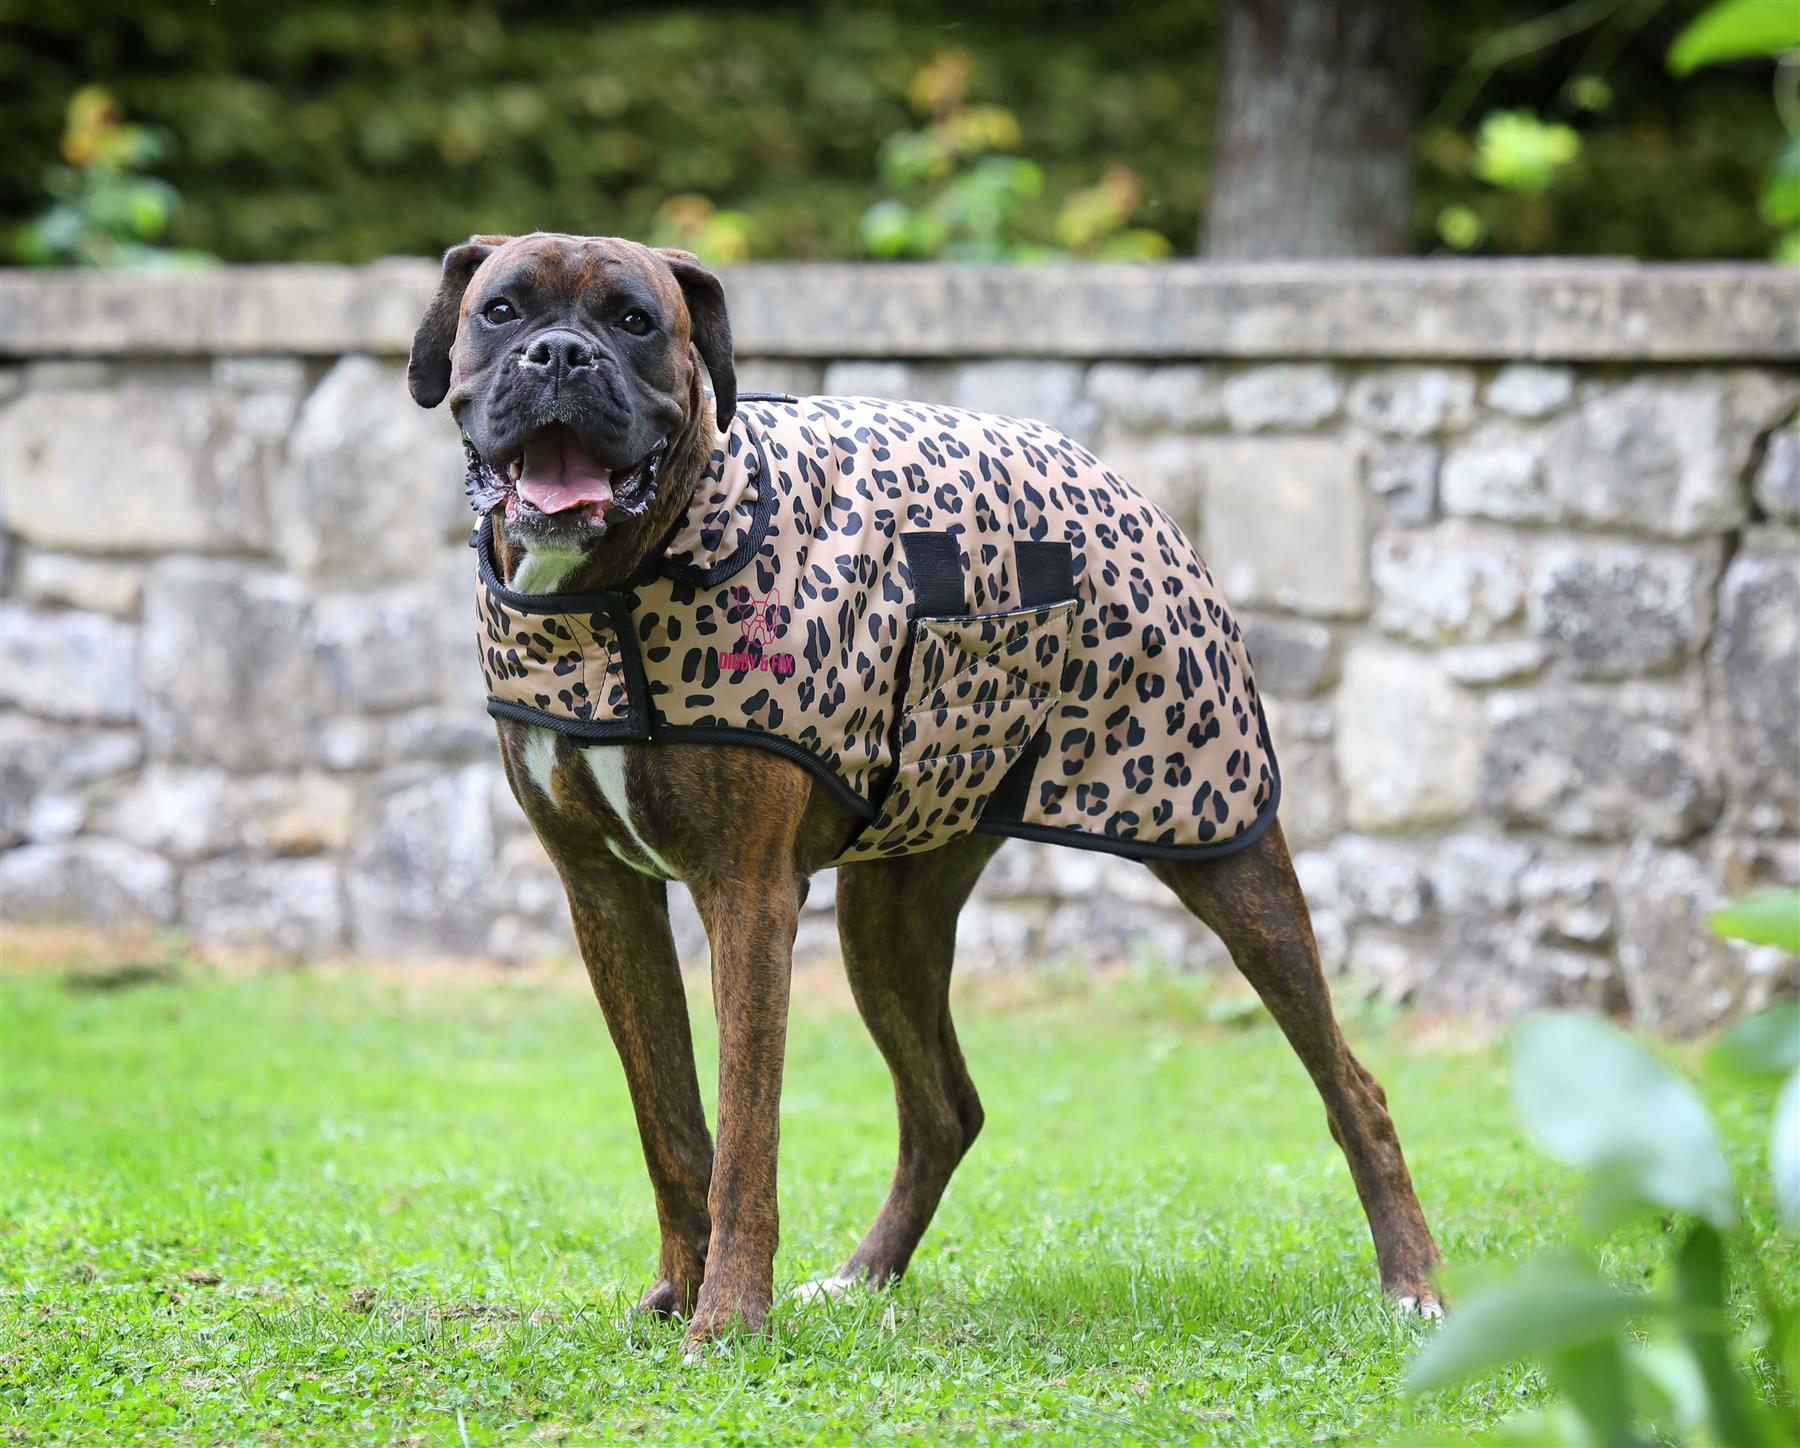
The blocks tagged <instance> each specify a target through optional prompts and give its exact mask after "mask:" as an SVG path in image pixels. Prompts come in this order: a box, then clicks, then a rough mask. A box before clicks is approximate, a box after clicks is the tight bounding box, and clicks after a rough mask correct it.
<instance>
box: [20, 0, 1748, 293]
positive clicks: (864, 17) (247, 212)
mask: <svg viewBox="0 0 1800 1448" xmlns="http://www.w3.org/2000/svg"><path fill="white" fill-rule="evenodd" d="M1584 3H1585V4H1586V8H1587V9H1588V10H1591V11H1593V12H1594V15H1595V17H1596V18H1595V20H1594V22H1593V23H1592V24H1591V25H1589V26H1587V27H1586V28H1585V29H1578V30H1574V31H1571V32H1570V33H1569V34H1568V35H1566V36H1564V37H1562V38H1560V39H1556V40H1555V41H1554V42H1553V43H1549V44H1545V45H1542V46H1538V47H1536V48H1533V49H1531V50H1530V51H1529V52H1528V53H1526V54H1522V55H1519V56H1516V57H1513V58H1509V59H1506V60H1504V62H1503V63H1500V64H1498V65H1496V66H1493V67H1490V68H1489V69H1488V71H1487V72H1486V73H1485V74H1483V75H1482V76H1481V77H1480V78H1479V84H1478V86H1476V87H1475V90H1476V92H1477V93H1476V94H1475V95H1474V96H1472V97H1471V98H1470V100H1469V102H1468V103H1467V104H1463V105H1462V106H1461V109H1460V113H1459V114H1457V115H1455V116H1453V117H1450V118H1448V119H1446V118H1445V117H1444V116H1443V115H1441V114H1439V113H1438V112H1439V111H1440V110H1441V107H1440V106H1439V101H1440V99H1441V98H1442V97H1444V96H1446V95H1447V94H1449V93H1451V91H1452V89H1453V87H1454V86H1456V85H1457V84H1458V83H1459V82H1458V78H1459V77H1460V76H1463V75H1464V73H1465V72H1466V71H1467V69H1468V62H1469V59H1470V56H1471V54H1472V53H1474V52H1476V51H1477V50H1479V49H1480V47H1481V45H1482V43H1483V41H1484V39H1485V38H1487V37H1490V36H1492V35H1494V34H1498V33H1503V32H1507V31H1509V30H1516V29H1517V27H1519V26H1521V25H1524V24H1527V23H1530V22H1532V21H1533V20H1534V18H1541V17H1543V16H1544V14H1545V13H1546V11H1547V10H1548V9H1550V8H1551V7H1549V6H1548V5H1546V4H1545V3H1543V0H1484V3H1483V4H1482V5H1481V6H1479V7H1471V6H1468V5H1466V4H1458V3H1453V0H1420V22H1419V23H1420V49H1421V56H1422V74H1421V79H1420V88H1419V95H1420V99H1421V115H1422V116H1423V117H1425V119H1424V120H1423V122H1422V124H1421V127H1420V130H1419V150H1420V161H1421V164H1420V166H1419V169H1418V194H1417V197H1416V199H1415V205H1414V223H1415V226H1414V230H1415V236H1416V238H1417V249H1418V250H1420V251H1430V250H1432V249H1434V248H1436V247H1438V246H1439V245H1440V244H1441V243H1440V238H1439V230H1438V221H1439V217H1440V215H1442V214H1443V213H1444V212H1445V211H1446V209H1447V208H1453V207H1460V208H1462V209H1463V210H1464V211H1465V212H1466V213H1467V218H1468V220H1469V221H1470V223H1471V225H1470V227H1469V228H1467V233H1468V235H1469V236H1470V237H1471V238H1472V239H1471V240H1470V241H1469V242H1468V245H1469V246H1470V247H1471V248H1472V249H1474V250H1478V251H1497V252H1568V253H1595V252H1601V253H1635V254H1638V255H1644V256H1652V257H1706V256H1759V255H1764V254H1766V253H1767V252H1768V250H1769V248H1770V246H1771V244H1772V241H1773V237H1774V235H1775V230H1774V228H1773V227H1772V226H1771V223H1770V221H1769V220H1768V219H1767V218H1766V217H1764V216H1762V215H1759V214H1758V211H1757V208H1756V206H1755V204H1754V202H1753V198H1754V197H1755V196H1756V195H1757V193H1758V192H1759V190H1760V189H1761V183H1762V180H1763V178H1764V176H1765V175H1766V174H1767V173H1768V172H1769V170H1770V169H1771V167H1772V166H1773V165H1774V163H1775V161H1776V159H1777V157H1778V156H1779V155H1780V154H1781V152H1782V142H1783V133H1782V129H1781V126H1780V123H1779V121H1778V119H1777V118H1776V116H1775V115H1773V114H1772V113H1771V109H1770V107H1769V104H1768V94H1769V73H1770V67H1769V64H1768V63H1767V62H1758V61H1746V62H1738V63H1734V64H1732V65H1727V66H1723V67H1713V68H1710V69H1707V70H1705V71H1703V72H1701V73H1699V74H1697V75H1695V76H1693V77H1691V78H1689V79H1686V80H1678V79H1677V78H1675V77H1673V76H1671V75H1670V74H1669V73H1668V72H1667V70H1666V69H1665V67H1664V65H1663V56H1664V54H1665V52H1666V51H1667V49H1668V46H1669V44H1670V43H1671V42H1672V41H1673V39H1674V37H1675V36H1676V35H1677V34H1678V33H1679V32H1680V31H1681V29H1682V28H1683V27H1684V26H1685V25H1686V24H1687V22H1688V21H1690V20H1691V19H1692V18H1693V17H1694V16H1695V14H1697V13H1698V12H1699V10H1700V9H1701V8H1702V6H1701V4H1700V3H1699V0H1618V3H1616V4H1611V5H1608V4H1604V3H1603V4H1599V5H1598V6H1596V5H1595V4H1594V3H1592V0H1584ZM1223 8H1224V7H1223V0H1134V3H1132V4H1130V5H1128V6H1124V5H1106V6H1096V5H1093V4H1092V3H1091V0H966V3H962V4H957V5H951V4H948V3H944V0H932V3H924V0H898V3H895V4H891V5H887V6H882V7H868V6H865V5H861V4H855V3H848V0H842V3H832V0H828V3H819V4H810V5H801V4H793V3H780V0H763V3H762V4H759V5H754V6H752V5H746V4H741V3H711V4H690V5H656V4H643V3H638V4H628V3H615V4H612V5H608V6H606V7H604V8H600V7H595V8H594V9H592V10H589V11H585V12H584V11H582V10H581V9H579V8H577V7H570V6H566V5H553V4H549V3H545V0H486V3H452V0H393V3H385V4H383V3H372V0H307V3H305V4H301V5H290V6H259V5H253V4H250V3H248V0H217V3H213V4H201V3H198V0H192V3H182V4H169V3H168V0H83V3H82V4H81V5H79V6H76V5H56V4H48V5H47V4H44V3H42V0H0V96H4V97H5V99H4V101H0V105H4V107H5V120H6V134H7V139H8V144H7V146H6V147H5V148H3V149H0V233H3V234H0V250H4V251H5V252H7V253H11V254H16V253H17V251H18V249H19V245H20V241H21V237H20V233H21V231H22V229H23V227H24V226H25V225H26V224H27V223H29V222H30V221H31V220H32V219H33V218H38V217H41V216H43V215H44V214H45V213H46V211H47V210H49V209H50V207H51V206H52V204H53V202H54V201H55V200H56V198H54V197H53V196H52V195H51V193H50V190H49V188H48V185H47V181H48V179H49V178H50V177H52V176H53V174H54V171H55V168H56V167H57V166H58V165H59V164H60V162H59V159H58V147H59V138H60V136H61V134H62V130H63V125H64V119H65V112H66V108H67V106H68V103H69V100H70V97H71V96H73V95H74V94H75V93H76V92H77V91H79V90H80V89H81V88H82V87H83V86H86V85H91V84H97V85H100V86H104V87H105V88H106V89H107V90H108V91H109V92H110V93H111V95H112V96H113V97H114V98H115V99H116V101H117V103H118V105H119V107H120V109H121V111H122V113H123V115H124V116H125V117H127V118H128V119H129V120H130V121H131V122H133V123H136V124H141V125H144V126H147V127H151V128H154V129H155V130H156V131H158V132H160V133H164V134H166V135H168V136H169V137H171V138H172V139H173V142H174V145H173V146H172V147H171V148H170V149H169V151H168V153H167V154H166V155H164V156H163V157H162V158H161V159H160V160H159V161H158V163H157V166H156V170H155V175H156V176H158V177H159V178H161V179H162V180H163V181H165V182H166V183H167V184H168V185H169V186H170V187H172V188H173V191H174V192H175V193H177V194H178V195H179V196H180V198H181V201H182V205H181V207H180V208H179V210H178V211H176V212H174V213H173V215H172V216H171V218H170V220H169V224H168V231H167V237H166V240H167V242H168V243H169V244H171V245H173V246H177V247H191V248H197V249H199V250H203V251H207V252H212V253H215V254H217V255H218V256H220V257H222V258H225V259H227V260H232V261H238V260H275V259H289V258H343V259H361V258H367V257H373V256H379V255H384V254H391V253H431V252H436V251H438V250H440V249H441V248H442V247H443V246H444V245H445V244H447V243H448V242H450V241H452V240H455V239H457V238H460V237H462V236H465V235H468V234H470V233H472V232H477V231H521V230H529V229H532V228H534V227H542V228H553V229H566V230H575V231H600V232H619V233H625V234H630V235H636V236H641V237H647V238H652V239H655V240H658V241H663V242H668V243H675V244H684V245H689V246H693V247H695V248H696V249H698V250H700V251H702V252H703V253H704V254H707V255H709V256H712V257H714V258H715V259H731V258H734V257H741V256H792V257H817V256H856V255H866V254H869V253H870V252H872V251H873V252H881V251H886V252H891V253H893V254H901V255H914V254H943V253H946V252H961V253H980V252H982V251H983V250H984V249H985V250H986V251H987V252H989V253H990V254H1008V255H1013V254H1019V253H1021V252H1023V253H1024V254H1027V255H1031V254H1052V253H1055V252H1058V251H1061V252H1070V253H1076V254H1117V253H1118V252H1120V251H1123V252H1125V253H1126V254H1153V253H1154V251H1155V250H1157V249H1159V248H1157V247H1156V246H1154V245H1153V244H1152V243H1151V242H1150V241H1149V239H1148V238H1150V237H1155V238H1160V239H1161V242H1162V243H1163V248H1160V249H1167V250H1170V251H1173V252H1174V253H1176V254H1187V253H1191V252H1192V251H1193V249H1194V238H1195V236H1196V235H1197V232H1198V227H1199V223H1200V218H1201V213H1202V208H1203V205H1204V200H1205V192H1206V179H1207V172H1208V167H1209V164H1210V155H1211V142H1212V128H1213V112H1214V107H1215V104H1216V101H1217V97H1218V92H1219V82H1220V76H1219V54H1220V31H1221V21H1222V13H1223ZM1557 13H1560V12H1557ZM1619 16H1624V17H1626V18H1627V19H1628V20H1629V22H1630V24H1629V26H1622V25H1620V24H1617V23H1615V22H1616V20H1617V17H1619ZM1609 27H1610V28H1609ZM1597 50H1598V53H1596V51H1597ZM946 52H961V53H963V54H966V56H967V57H968V73H967V82H966V90H965V93H964V96H963V100H962V102H961V103H960V104H961V107H962V108H963V109H966V110H970V111H973V112H975V113H976V115H977V116H978V117H979V116H980V115H982V114H984V113H985V114H986V115H987V116H988V118H989V120H995V119H996V118H997V117H999V116H1004V117H1007V118H1009V119H1010V122H1011V124H1012V126H1013V128H1014V129H1015V131H1016V137H1017V140H1016V143H1013V142H1012V141H1011V140H1010V138H1008V142H1007V144H1005V145H995V144H989V145H988V146H987V147H986V148H985V149H983V150H981V151H979V152H971V153H966V154H962V155H961V156H959V157H958V158H957V159H956V160H955V162H954V164H953V166H952V168H951V169H950V171H949V172H948V173H945V174H940V175H938V176H936V177H935V178H934V177H932V176H930V175H928V174H926V175H921V174H920V173H919V172H917V171H916V170H908V169H907V167H906V165H905V164H904V163H905V161H906V158H907V155H908V148H909V147H913V148H914V149H915V151H916V148H917V147H918V145H919V144H920V143H919V141H918V137H920V136H921V135H924V136H925V137H926V143H927V144H929V143H930V139H931V135H932V132H933V129H934V126H935V124H936V122H937V120H938V119H939V117H938V116H937V114H936V112H934V111H933V110H932V109H931V108H930V107H926V108H923V110H922V109H921V108H920V107H919V106H918V105H917V104H916V102H915V97H914V96H913V95H911V94H909V91H910V90H911V88H913V87H914V85H915V82H916V81H917V79H918V77H919V76H920V75H921V74H923V73H927V72H928V71H929V70H930V68H931V67H932V66H933V64H934V62H937V60H938V58H939V57H941V56H943V55H944V54H945V53H946ZM1465 88H1466V87H1465ZM1602 91H1603V92H1604V97H1605V104H1603V105H1597V104H1594V101H1595V98H1596V97H1597V96H1599V95H1600V94H1601V92H1602ZM1583 95H1585V97H1586V100H1585V101H1584V100H1582V98H1581V97H1582V96H1583ZM1494 112H1517V113H1530V114H1533V115H1535V116H1538V117H1542V118H1543V120H1544V121H1545V122H1546V123H1550V124H1556V125H1568V126H1572V127H1574V128H1575V129H1576V130H1577V131H1578V132H1579V133H1580V135H1581V142H1582V144H1581V146H1580V150H1579V154H1578V155H1577V156H1576V157H1575V158H1574V159H1573V160H1571V161H1569V162H1568V163H1567V164H1566V165H1563V166H1561V167H1560V168H1558V169H1557V171H1556V175H1555V180H1554V184H1553V185H1550V186H1548V187H1547V188H1546V189H1544V190H1542V191H1538V192H1520V191H1516V190H1512V189H1509V188H1506V187H1500V186H1494V185H1491V184H1489V183H1488V182H1486V181H1484V180H1482V179H1481V176H1480V174H1478V172H1477V170H1476V161H1477V159H1478V157H1479V156H1480V155H1481V148H1480V143H1479V139H1478V125H1479V119H1480V117H1481V116H1483V115H1487V114H1490V113H1494ZM909 137H910V138H911V139H910V140H909V139H908V138H909ZM883 202H886V203H890V204H888V205H886V206H885V207H881V208H878V209H876V210H875V211H874V213H873V219H872V220H871V219H869V218H870V217H871V208H877V207H878V203H883ZM996 212H998V213H999V217H998V220H997V221H996V219H995V218H996Z"/></svg>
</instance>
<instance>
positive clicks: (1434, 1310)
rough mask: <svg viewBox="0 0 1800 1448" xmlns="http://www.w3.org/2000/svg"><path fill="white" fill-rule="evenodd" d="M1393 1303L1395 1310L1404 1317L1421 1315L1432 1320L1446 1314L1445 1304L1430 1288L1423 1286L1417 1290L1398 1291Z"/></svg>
mask: <svg viewBox="0 0 1800 1448" xmlns="http://www.w3.org/2000/svg"><path fill="white" fill-rule="evenodd" d="M1393 1303H1394V1311H1395V1312H1397V1313H1399V1314H1400V1315H1401V1316H1402V1317H1421V1318H1424V1319H1425V1320H1426V1321H1428V1322H1430V1321H1434V1320H1436V1319H1438V1318H1441V1317H1442V1316H1443V1315H1444V1304H1443V1303H1442V1302H1440V1301H1439V1300H1438V1296H1437V1294H1436V1293H1435V1292H1433V1291H1431V1290H1430V1289H1429V1288H1421V1289H1420V1290H1419V1291H1417V1292H1400V1293H1396V1294H1395V1295H1394V1298H1393Z"/></svg>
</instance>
